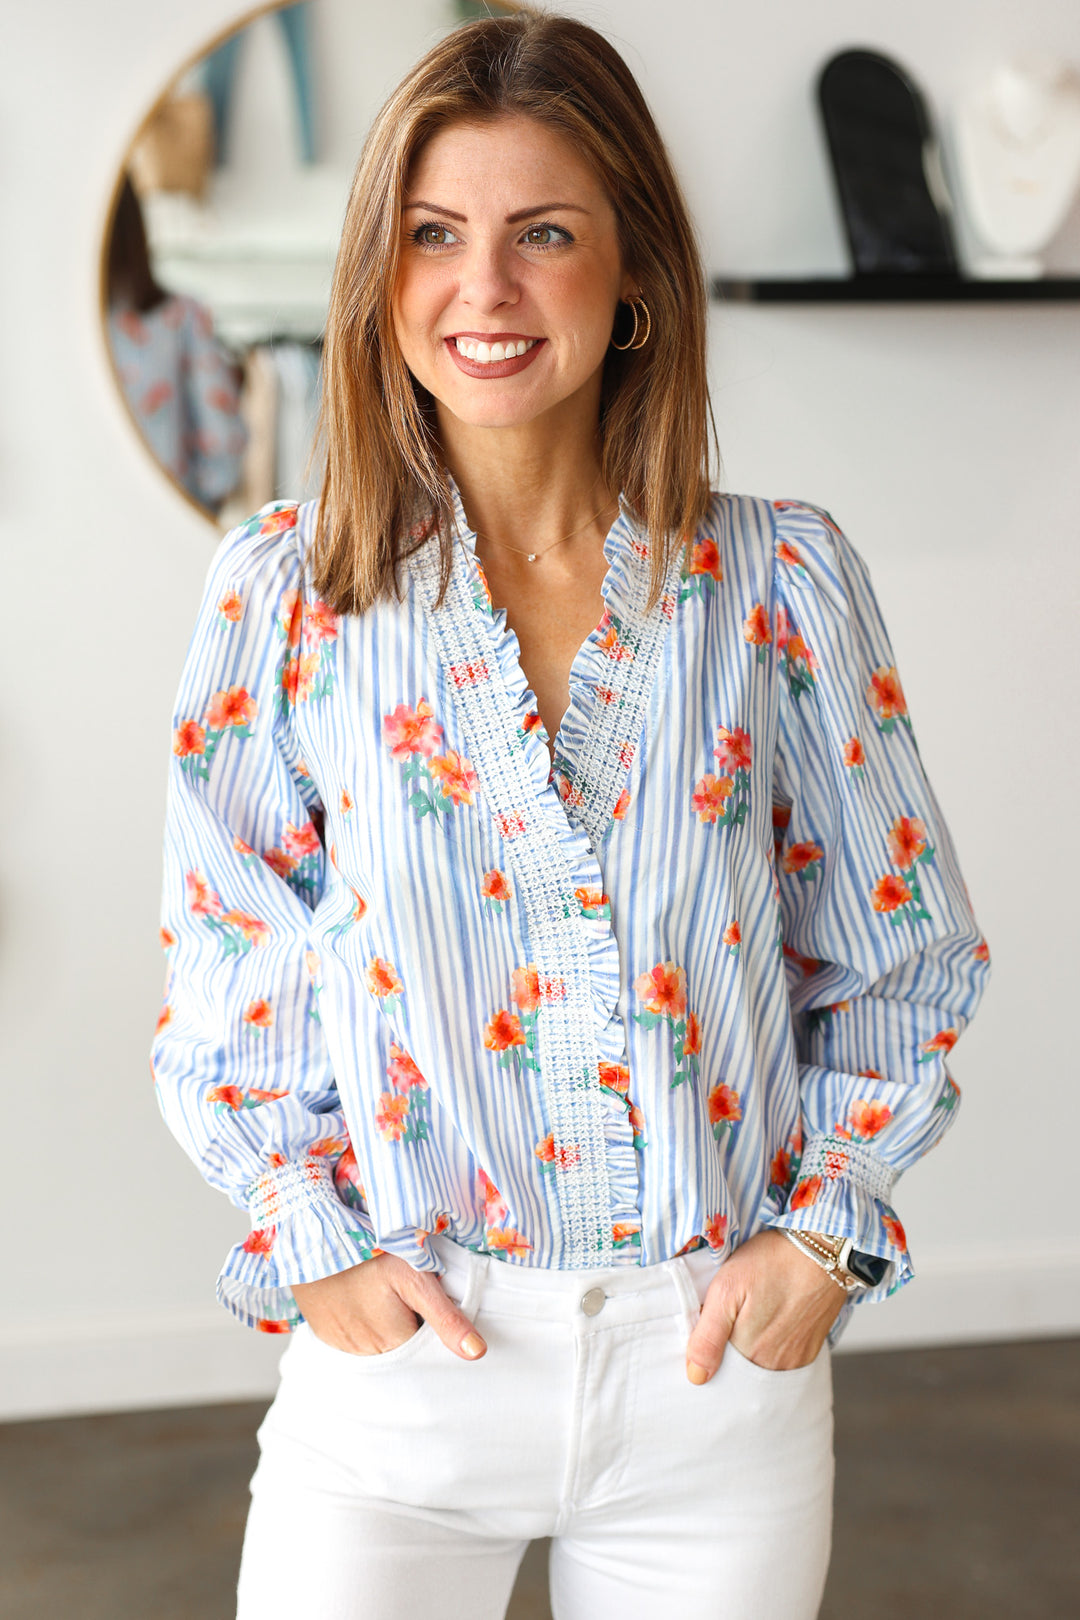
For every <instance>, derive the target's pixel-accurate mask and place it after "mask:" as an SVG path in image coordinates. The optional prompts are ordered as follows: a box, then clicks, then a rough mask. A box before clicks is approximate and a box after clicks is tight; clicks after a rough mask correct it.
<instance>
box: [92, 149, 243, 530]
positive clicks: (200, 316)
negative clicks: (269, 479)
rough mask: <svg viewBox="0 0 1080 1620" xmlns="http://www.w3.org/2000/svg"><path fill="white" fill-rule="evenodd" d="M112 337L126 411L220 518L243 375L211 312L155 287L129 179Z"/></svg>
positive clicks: (239, 438) (230, 479) (234, 462)
mask: <svg viewBox="0 0 1080 1620" xmlns="http://www.w3.org/2000/svg"><path fill="white" fill-rule="evenodd" d="M107 276H108V288H107V296H108V306H109V309H108V329H109V347H110V349H111V351H112V357H113V363H114V364H115V366H116V374H117V376H118V377H119V379H120V386H121V388H122V389H123V391H124V398H125V399H126V400H127V403H128V409H129V410H130V411H131V414H132V417H133V419H134V421H135V423H136V425H137V426H138V428H139V430H140V432H141V433H142V435H143V437H144V439H145V440H146V442H147V444H148V445H149V446H150V448H151V450H152V451H153V453H154V455H155V456H156V458H157V460H158V461H159V462H160V463H161V465H162V466H163V467H164V468H165V470H166V472H168V473H170V474H171V476H172V477H173V478H175V479H176V482H177V483H178V484H179V485H181V487H182V488H183V489H186V490H187V492H188V494H189V495H190V496H191V497H192V499H193V500H196V501H198V502H199V503H200V505H202V506H205V507H207V508H208V509H209V510H210V511H211V512H216V511H217V510H218V508H219V507H220V506H221V504H222V502H223V501H224V500H225V497H226V496H227V495H230V494H231V493H232V491H233V490H234V489H235V488H236V486H237V484H238V483H239V482H240V475H241V471H242V465H243V455H244V448H245V446H246V444H247V429H246V428H245V426H244V421H243V417H242V415H241V411H240V368H239V366H237V364H236V363H235V361H234V360H233V359H232V357H231V356H230V354H229V353H228V351H227V350H226V349H225V348H224V346H223V345H222V344H221V343H219V342H218V340H217V338H216V337H215V336H214V331H213V325H212V322H211V318H210V314H209V311H208V310H206V309H204V308H203V306H202V305H201V304H199V303H197V302H196V301H195V299H194V298H188V297H186V296H179V295H173V294H171V293H167V292H166V291H165V290H164V288H162V287H159V286H158V284H157V282H156V281H155V280H154V272H153V269H152V268H151V265H150V254H149V250H148V248H147V242H146V231H145V227H144V225H143V217H142V209H141V208H140V206H139V199H138V198H137V196H136V195H135V188H134V187H133V186H132V184H131V181H130V180H129V179H127V178H125V180H124V183H123V185H122V186H121V188H120V195H119V198H118V199H117V204H116V214H115V217H114V219H113V225H112V234H111V236H110V238H109V257H108V265H107Z"/></svg>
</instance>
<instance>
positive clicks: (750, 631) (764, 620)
mask: <svg viewBox="0 0 1080 1620" xmlns="http://www.w3.org/2000/svg"><path fill="white" fill-rule="evenodd" d="M743 639H744V640H746V641H748V642H749V643H750V645H751V647H756V648H757V660H758V663H759V664H763V663H764V662H765V656H766V649H767V648H768V646H769V643H770V642H771V641H772V631H771V629H770V628H769V615H768V614H767V613H766V611H765V604H764V603H763V602H755V604H754V606H753V607H752V608H751V610H750V612H749V613H748V614H747V616H746V618H745V619H744V620H743Z"/></svg>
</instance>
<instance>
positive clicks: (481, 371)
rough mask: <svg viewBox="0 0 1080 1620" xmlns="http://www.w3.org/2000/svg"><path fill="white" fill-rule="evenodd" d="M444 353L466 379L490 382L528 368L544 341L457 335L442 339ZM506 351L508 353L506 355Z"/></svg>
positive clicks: (509, 334) (509, 335)
mask: <svg viewBox="0 0 1080 1620" xmlns="http://www.w3.org/2000/svg"><path fill="white" fill-rule="evenodd" d="M443 341H444V343H445V345H446V349H447V353H448V354H449V355H450V358H451V359H452V360H453V362H454V364H455V365H456V366H457V368H458V370H459V371H463V372H464V373H465V375H466V376H467V377H475V378H477V379H491V380H492V381H494V380H495V379H497V378H500V377H513V376H516V374H517V373H518V372H519V371H524V370H525V369H526V367H527V366H531V365H532V363H533V361H534V360H535V359H536V357H537V355H538V354H539V353H540V352H541V350H542V349H543V348H544V347H545V345H546V342H547V340H546V339H545V338H535V337H526V336H525V334H524V333H520V334H519V333H517V332H502V333H495V332H490V333H488V334H486V335H480V334H478V333H475V332H457V333H455V334H454V336H453V337H448V338H445V339H444V340H443ZM508 351H509V352H508Z"/></svg>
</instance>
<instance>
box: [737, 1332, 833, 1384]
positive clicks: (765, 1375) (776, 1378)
mask: <svg viewBox="0 0 1080 1620" xmlns="http://www.w3.org/2000/svg"><path fill="white" fill-rule="evenodd" d="M828 1355H829V1343H828V1340H826V1341H825V1343H824V1344H823V1345H822V1346H821V1349H820V1350H819V1351H818V1353H817V1355H816V1356H815V1357H814V1359H813V1361H808V1362H806V1363H805V1364H804V1365H803V1366H801V1367H760V1366H759V1365H758V1363H757V1362H756V1361H751V1360H750V1357H749V1356H747V1355H744V1354H743V1352H742V1351H741V1350H737V1349H736V1348H735V1346H734V1345H733V1344H732V1342H731V1340H730V1339H729V1340H728V1342H727V1345H726V1346H725V1349H724V1360H725V1361H726V1360H727V1358H728V1356H731V1357H732V1358H733V1359H734V1363H735V1365H736V1366H737V1367H739V1369H740V1370H742V1369H743V1368H745V1369H746V1370H747V1372H748V1373H749V1374H750V1375H751V1376H752V1377H755V1378H759V1379H761V1380H763V1381H764V1382H766V1383H769V1382H777V1383H783V1384H794V1383H799V1382H801V1381H805V1380H807V1379H809V1378H810V1377H811V1376H812V1374H813V1372H814V1370H815V1368H817V1367H818V1366H819V1365H820V1363H821V1362H822V1360H824V1359H827V1358H828Z"/></svg>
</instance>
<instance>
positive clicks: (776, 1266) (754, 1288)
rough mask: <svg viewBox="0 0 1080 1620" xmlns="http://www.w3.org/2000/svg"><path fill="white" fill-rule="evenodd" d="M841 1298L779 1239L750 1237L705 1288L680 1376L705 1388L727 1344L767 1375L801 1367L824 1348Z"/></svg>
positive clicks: (768, 1235) (821, 1273)
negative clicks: (684, 1372) (682, 1374)
mask: <svg viewBox="0 0 1080 1620" xmlns="http://www.w3.org/2000/svg"><path fill="white" fill-rule="evenodd" d="M845 1297H846V1296H845V1294H844V1291H843V1289H841V1288H840V1287H839V1286H838V1285H837V1284H836V1283H835V1282H833V1280H832V1278H831V1277H830V1276H829V1274H828V1272H826V1271H823V1270H822V1268H821V1267H820V1266H819V1265H817V1264H815V1262H814V1261H813V1260H811V1259H810V1257H809V1255H805V1254H801V1253H800V1252H799V1250H798V1249H797V1248H796V1247H795V1245H794V1244H793V1243H789V1242H788V1240H787V1238H786V1237H785V1236H784V1234H783V1233H782V1232H776V1231H764V1232H757V1233H755V1235H754V1236H753V1237H752V1238H750V1239H748V1241H747V1242H746V1243H743V1244H741V1245H740V1247H739V1248H737V1249H736V1250H735V1253H734V1254H733V1255H732V1256H731V1258H730V1259H729V1260H725V1261H724V1263H723V1265H722V1266H721V1267H720V1269H719V1271H718V1272H717V1273H716V1276H715V1277H714V1278H713V1280H712V1282H711V1283H710V1284H709V1290H708V1293H707V1294H706V1295H705V1299H704V1301H703V1303H702V1307H701V1316H700V1317H699V1319H698V1321H697V1322H696V1324H695V1326H694V1331H693V1332H692V1333H691V1335H690V1340H689V1343H688V1344H687V1346H686V1376H687V1377H688V1378H689V1380H690V1382H691V1383H692V1384H704V1383H706V1382H707V1381H708V1380H709V1379H710V1378H711V1377H712V1375H713V1373H714V1372H715V1371H716V1369H717V1368H718V1367H719V1365H720V1361H721V1358H722V1356H723V1354H724V1346H725V1345H726V1344H727V1342H728V1340H729V1339H730V1340H731V1342H732V1344H733V1345H734V1346H735V1348H736V1350H738V1351H739V1353H740V1355H743V1356H746V1358H747V1359H748V1360H749V1361H753V1362H756V1363H757V1365H758V1366H759V1367H766V1368H768V1369H769V1370H770V1371H772V1372H787V1371H790V1370H791V1369H792V1368H795V1367H805V1366H806V1365H807V1363H808V1362H811V1361H813V1360H814V1357H815V1356H816V1355H817V1353H818V1351H819V1350H820V1349H821V1347H822V1345H823V1344H824V1343H825V1339H826V1337H827V1335H828V1332H829V1329H830V1328H831V1327H832V1325H833V1323H834V1322H835V1320H836V1318H837V1316H838V1315H839V1313H840V1307H841V1306H842V1305H843V1303H844V1299H845Z"/></svg>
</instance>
